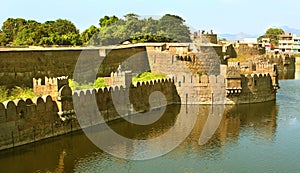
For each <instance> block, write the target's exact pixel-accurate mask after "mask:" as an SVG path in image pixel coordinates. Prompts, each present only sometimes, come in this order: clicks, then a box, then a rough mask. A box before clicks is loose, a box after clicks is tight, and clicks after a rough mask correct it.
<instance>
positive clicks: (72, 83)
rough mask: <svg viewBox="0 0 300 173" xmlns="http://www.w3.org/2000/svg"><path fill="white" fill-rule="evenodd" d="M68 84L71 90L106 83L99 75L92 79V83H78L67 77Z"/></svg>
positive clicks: (103, 85) (96, 86)
mask: <svg viewBox="0 0 300 173" xmlns="http://www.w3.org/2000/svg"><path fill="white" fill-rule="evenodd" d="M69 86H70V88H71V89H72V90H73V91H75V90H82V89H91V88H101V87H105V86H106V85H105V83H104V78H103V77H99V78H97V79H96V80H95V81H94V83H91V82H90V83H82V84H79V83H78V82H76V81H74V80H73V79H69Z"/></svg>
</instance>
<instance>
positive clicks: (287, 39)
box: [278, 33, 300, 53]
mask: <svg viewBox="0 0 300 173" xmlns="http://www.w3.org/2000/svg"><path fill="white" fill-rule="evenodd" d="M278 43H279V51H280V52H283V53H300V36H297V35H296V34H291V33H285V34H282V35H279V40H278Z"/></svg>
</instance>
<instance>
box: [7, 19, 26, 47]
mask: <svg viewBox="0 0 300 173" xmlns="http://www.w3.org/2000/svg"><path fill="white" fill-rule="evenodd" d="M26 23H27V21H26V20H25V19H22V18H16V19H14V18H8V19H7V20H6V21H5V22H3V25H2V32H3V33H5V37H6V39H5V42H4V43H3V44H5V45H6V44H9V43H11V42H13V40H14V39H15V38H16V37H17V34H18V32H19V31H21V30H22V29H23V27H24V25H26Z"/></svg>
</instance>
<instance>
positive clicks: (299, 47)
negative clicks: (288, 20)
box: [292, 34, 300, 53]
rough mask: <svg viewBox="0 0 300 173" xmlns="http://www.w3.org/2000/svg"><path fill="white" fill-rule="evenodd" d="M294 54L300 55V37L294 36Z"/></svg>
mask: <svg viewBox="0 0 300 173" xmlns="http://www.w3.org/2000/svg"><path fill="white" fill-rule="evenodd" d="M292 51H293V53H300V36H297V35H296V34H293V45H292Z"/></svg>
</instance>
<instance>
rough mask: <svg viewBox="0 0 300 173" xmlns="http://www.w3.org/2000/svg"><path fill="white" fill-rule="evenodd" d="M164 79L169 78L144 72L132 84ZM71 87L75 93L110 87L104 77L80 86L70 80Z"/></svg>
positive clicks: (133, 79) (134, 78)
mask: <svg viewBox="0 0 300 173" xmlns="http://www.w3.org/2000/svg"><path fill="white" fill-rule="evenodd" d="M164 78H167V76H166V75H164V74H159V73H151V72H144V73H141V74H138V75H136V76H134V77H133V78H132V83H136V82H144V81H150V80H155V79H164ZM69 86H70V88H71V89H72V90H73V91H75V90H82V89H91V88H102V87H107V86H108V85H106V84H105V82H104V78H103V77H99V78H97V79H96V80H95V82H94V83H91V82H90V83H82V84H79V83H78V82H76V81H74V80H73V79H69Z"/></svg>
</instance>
